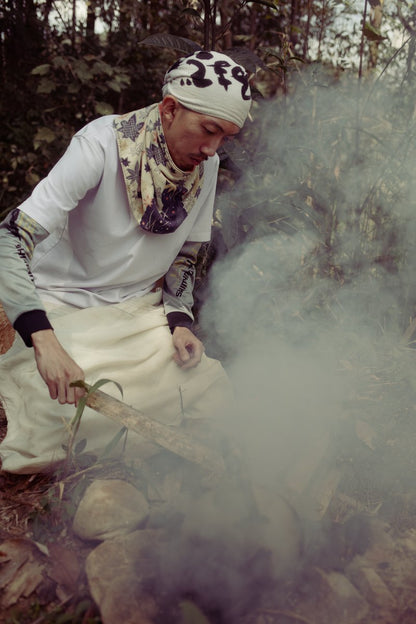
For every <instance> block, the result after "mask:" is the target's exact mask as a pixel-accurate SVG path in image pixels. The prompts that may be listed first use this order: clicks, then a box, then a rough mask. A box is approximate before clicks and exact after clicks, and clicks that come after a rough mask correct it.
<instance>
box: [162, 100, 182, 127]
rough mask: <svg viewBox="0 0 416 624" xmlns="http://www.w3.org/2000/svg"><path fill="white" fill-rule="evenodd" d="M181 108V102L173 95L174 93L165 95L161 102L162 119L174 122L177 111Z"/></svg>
mask: <svg viewBox="0 0 416 624" xmlns="http://www.w3.org/2000/svg"><path fill="white" fill-rule="evenodd" d="M178 108H179V102H178V100H177V99H176V98H175V97H173V95H165V97H164V98H163V100H162V101H161V103H160V113H161V116H162V119H164V120H165V121H167V122H169V123H170V122H172V121H173V119H174V117H175V115H176V111H177V110H178Z"/></svg>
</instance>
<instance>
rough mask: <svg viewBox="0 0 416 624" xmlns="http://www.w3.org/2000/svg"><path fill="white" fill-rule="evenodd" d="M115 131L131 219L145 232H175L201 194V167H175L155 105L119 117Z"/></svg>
mask: <svg viewBox="0 0 416 624" xmlns="http://www.w3.org/2000/svg"><path fill="white" fill-rule="evenodd" d="M114 127H115V130H116V136H117V145H118V153H119V159H120V163H121V168H122V171H123V176H124V182H125V185H126V190H127V195H128V199H129V205H130V210H131V212H132V214H133V216H134V217H135V219H136V220H137V222H138V224H139V225H140V227H141V228H142V229H143V230H145V231H146V232H153V233H154V234H170V233H171V232H174V231H175V230H176V229H177V228H178V227H179V226H180V225H181V223H182V222H183V221H184V219H185V218H186V216H187V215H188V214H189V212H190V211H191V209H192V207H193V205H194V204H195V201H196V199H197V198H198V197H199V194H200V193H201V189H202V183H203V174H204V164H203V163H201V164H200V165H199V166H198V167H195V169H193V170H192V171H190V172H186V171H182V170H181V169H179V168H178V167H177V166H176V165H175V163H174V162H173V160H172V157H171V155H170V153H169V150H168V147H167V145H166V139H165V136H164V134H163V128H162V122H161V119H160V114H159V106H158V104H152V105H151V106H148V107H147V108H143V109H140V110H138V111H134V112H132V113H127V114H126V115H121V116H120V117H118V118H117V119H116V120H115V121H114Z"/></svg>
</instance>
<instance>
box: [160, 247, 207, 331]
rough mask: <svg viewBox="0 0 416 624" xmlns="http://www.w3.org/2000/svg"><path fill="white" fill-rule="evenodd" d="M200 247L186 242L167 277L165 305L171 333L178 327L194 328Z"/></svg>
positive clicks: (164, 291)
mask: <svg viewBox="0 0 416 624" xmlns="http://www.w3.org/2000/svg"><path fill="white" fill-rule="evenodd" d="M200 247H201V243H195V242H191V241H188V242H186V243H185V244H184V246H183V247H182V249H181V250H180V252H179V254H178V255H177V257H176V259H175V261H174V262H173V264H172V265H171V267H170V269H169V271H168V272H167V273H166V275H165V279H164V284H163V304H164V306H165V313H166V317H167V320H168V324H169V327H170V329H171V331H173V330H174V328H175V327H178V326H181V327H189V328H190V327H192V322H193V320H194V316H193V314H192V306H193V303H194V297H193V289H194V284H195V272H196V266H195V265H196V261H197V257H198V251H199V249H200Z"/></svg>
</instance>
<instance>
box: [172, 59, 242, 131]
mask: <svg viewBox="0 0 416 624" xmlns="http://www.w3.org/2000/svg"><path fill="white" fill-rule="evenodd" d="M162 93H163V97H165V96H166V95H173V96H174V97H175V98H176V99H177V100H178V101H179V102H180V103H181V104H182V105H183V106H185V108H189V109H190V110H192V111H195V112H197V113H202V114H204V115H211V116H212V117H219V118H220V119H225V120H226V121H231V122H232V123H234V124H236V125H237V126H238V127H239V128H241V127H242V126H243V124H244V122H245V120H246V117H247V115H248V112H249V110H250V106H251V93H250V87H249V84H248V75H247V72H246V70H245V69H244V68H243V67H242V66H241V65H238V64H237V63H236V62H235V61H233V60H232V59H231V58H230V57H229V56H227V55H226V54H222V53H221V52H214V51H205V50H200V51H198V52H195V53H194V54H190V55H189V56H186V57H184V58H180V59H179V60H178V61H176V63H175V64H174V65H172V67H171V68H170V69H169V70H168V71H167V72H166V75H165V79H164V84H163V91H162Z"/></svg>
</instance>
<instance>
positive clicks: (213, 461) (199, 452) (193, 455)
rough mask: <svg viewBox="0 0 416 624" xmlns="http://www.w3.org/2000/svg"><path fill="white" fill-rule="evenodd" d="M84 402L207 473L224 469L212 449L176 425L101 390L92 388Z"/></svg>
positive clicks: (222, 461) (219, 472)
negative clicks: (170, 424)
mask: <svg viewBox="0 0 416 624" xmlns="http://www.w3.org/2000/svg"><path fill="white" fill-rule="evenodd" d="M86 404H87V405H88V407H90V408H91V409H93V410H95V411H96V412H99V413H100V414H103V416H106V417H107V418H110V419H111V420H113V421H115V422H117V423H121V424H122V425H124V426H125V427H127V428H128V429H131V430H132V431H134V432H136V433H138V434H140V435H142V436H143V437H145V438H147V439H148V440H151V441H152V442H155V443H156V444H159V445H160V446H162V447H163V448H165V449H167V450H168V451H171V452H172V453H175V455H179V456H180V457H183V458H184V459H186V460H188V461H190V462H192V463H194V464H198V465H199V466H201V467H202V468H204V469H206V470H208V471H209V472H211V473H215V474H216V475H219V474H221V473H223V472H224V471H225V464H224V460H223V458H222V457H221V455H219V453H217V452H216V451H214V450H213V449H211V448H209V447H207V446H205V445H204V444H201V443H200V442H198V441H197V440H194V439H193V438H192V437H191V436H189V435H188V434H186V433H184V432H183V431H178V429H177V428H176V429H174V428H171V427H169V426H167V425H164V424H162V423H160V422H158V421H156V420H153V419H152V418H149V417H148V416H145V415H144V414H142V413H141V412H139V411H138V410H136V409H134V408H133V407H130V406H129V405H127V404H126V403H123V402H122V401H119V400H118V399H115V398H114V397H112V396H110V395H109V394H106V393H105V392H102V391H101V390H95V391H94V392H93V393H91V394H90V395H89V396H88V397H87V400H86Z"/></svg>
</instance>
